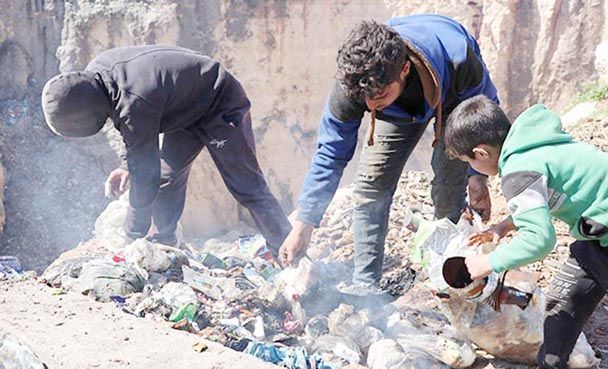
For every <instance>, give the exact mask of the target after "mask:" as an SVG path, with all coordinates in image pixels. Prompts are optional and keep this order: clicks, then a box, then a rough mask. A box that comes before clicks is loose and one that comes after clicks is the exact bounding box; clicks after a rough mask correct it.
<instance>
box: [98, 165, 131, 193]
mask: <svg viewBox="0 0 608 369" xmlns="http://www.w3.org/2000/svg"><path fill="white" fill-rule="evenodd" d="M128 185H129V172H128V171H126V170H124V169H121V168H116V169H114V170H113V171H112V172H111V173H110V175H109V176H108V179H106V182H105V184H104V193H105V195H106V197H108V198H112V197H115V196H118V195H120V194H122V193H124V192H125V191H126V190H127V187H128Z"/></svg>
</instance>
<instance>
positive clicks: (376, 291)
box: [336, 282, 395, 308]
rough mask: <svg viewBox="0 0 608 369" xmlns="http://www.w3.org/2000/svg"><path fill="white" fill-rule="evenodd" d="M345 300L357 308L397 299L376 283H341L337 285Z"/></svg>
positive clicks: (383, 303)
mask: <svg viewBox="0 0 608 369" xmlns="http://www.w3.org/2000/svg"><path fill="white" fill-rule="evenodd" d="M336 289H337V290H338V292H339V293H340V294H341V295H342V296H343V299H344V302H345V303H348V304H351V305H354V306H355V307H357V308H367V307H372V306H377V305H385V304H388V303H391V302H393V301H394V300H395V298H394V297H393V296H391V295H390V294H389V293H388V292H387V291H385V290H383V289H382V288H380V286H378V285H377V284H375V283H350V284H348V283H345V282H342V283H339V284H338V285H337V286H336Z"/></svg>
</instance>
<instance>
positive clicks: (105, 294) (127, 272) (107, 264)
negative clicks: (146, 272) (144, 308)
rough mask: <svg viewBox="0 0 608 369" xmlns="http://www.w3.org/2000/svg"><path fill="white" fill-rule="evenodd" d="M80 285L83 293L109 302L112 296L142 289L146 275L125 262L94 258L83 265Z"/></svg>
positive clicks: (125, 294) (79, 279)
mask: <svg viewBox="0 0 608 369" xmlns="http://www.w3.org/2000/svg"><path fill="white" fill-rule="evenodd" d="M78 287H79V290H80V292H81V293H83V294H85V295H89V296H91V297H93V298H95V299H96V300H99V301H102V302H108V301H110V296H128V295H130V294H132V293H134V292H139V291H141V290H142V288H143V287H144V277H143V276H142V275H140V274H139V273H138V272H137V271H135V270H133V269H132V268H130V267H129V266H127V265H125V264H123V263H120V264H117V263H114V262H113V261H109V260H105V259H94V260H91V261H89V262H87V263H86V264H84V265H83V267H82V272H81V273H80V276H79V278H78Z"/></svg>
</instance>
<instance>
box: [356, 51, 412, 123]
mask: <svg viewBox="0 0 608 369" xmlns="http://www.w3.org/2000/svg"><path fill="white" fill-rule="evenodd" d="M409 74H410V62H409V61H406V62H405V64H403V68H402V69H401V72H400V73H399V78H397V80H396V81H393V82H391V83H390V84H389V85H388V86H386V87H385V88H384V90H382V91H381V92H380V93H379V94H378V95H376V96H374V97H371V98H370V97H366V98H365V104H366V105H367V107H368V109H369V110H372V111H374V110H377V111H381V110H382V109H384V108H386V107H387V106H389V105H390V104H392V103H394V102H395V100H397V98H398V97H399V95H401V92H403V88H404V87H405V81H406V80H407V76H408V75H409Z"/></svg>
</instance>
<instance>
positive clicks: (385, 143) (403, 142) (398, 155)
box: [353, 114, 468, 283]
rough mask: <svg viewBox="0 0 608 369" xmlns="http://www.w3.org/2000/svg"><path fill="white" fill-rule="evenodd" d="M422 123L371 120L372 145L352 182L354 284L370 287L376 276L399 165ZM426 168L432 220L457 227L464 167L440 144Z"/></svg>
mask: <svg viewBox="0 0 608 369" xmlns="http://www.w3.org/2000/svg"><path fill="white" fill-rule="evenodd" d="M444 116H447V114H446V115H444ZM427 124H428V122H427V123H425V124H423V123H410V124H396V123H388V122H383V121H377V122H376V132H375V133H376V134H375V137H376V139H375V144H374V145H373V146H366V147H365V148H364V149H363V153H362V154H361V160H360V162H359V168H358V172H357V178H356V181H355V201H356V203H355V209H354V212H353V233H354V240H355V270H354V273H353V282H354V283H376V282H378V281H379V280H380V277H381V276H382V262H383V260H384V241H385V239H386V234H387V231H388V218H389V211H390V208H391V203H392V201H393V195H394V193H395V190H396V189H397V183H398V182H399V177H400V176H401V172H402V171H403V167H404V166H405V162H406V161H407V159H408V158H409V156H410V154H411V153H412V151H413V150H414V148H415V147H416V145H417V144H418V141H420V138H421V137H422V134H423V133H424V130H425V129H426V126H427ZM442 131H445V130H442ZM431 166H432V168H433V172H434V175H435V176H434V178H433V181H432V182H431V185H432V188H431V197H432V199H433V203H434V205H435V217H436V218H444V217H448V218H449V219H450V220H451V221H453V222H457V221H458V219H459V218H460V214H461V212H462V210H463V209H464V207H465V206H466V177H467V170H468V165H467V163H465V162H463V161H460V160H450V159H448V158H447V157H446V155H445V145H444V143H443V139H442V140H440V141H439V143H438V144H437V146H435V148H434V151H433V157H432V160H431Z"/></svg>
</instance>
